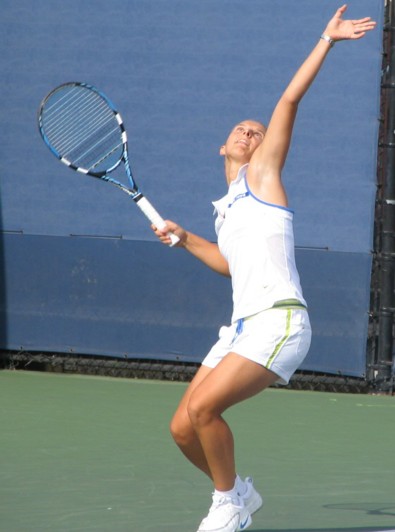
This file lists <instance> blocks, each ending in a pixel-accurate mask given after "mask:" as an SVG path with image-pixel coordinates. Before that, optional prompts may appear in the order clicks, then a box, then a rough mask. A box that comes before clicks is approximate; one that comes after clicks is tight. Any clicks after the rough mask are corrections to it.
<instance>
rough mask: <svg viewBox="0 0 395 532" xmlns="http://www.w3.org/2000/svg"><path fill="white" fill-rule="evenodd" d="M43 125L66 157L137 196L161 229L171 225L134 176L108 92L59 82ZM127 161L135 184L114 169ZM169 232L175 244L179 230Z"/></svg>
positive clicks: (43, 109)
mask: <svg viewBox="0 0 395 532" xmlns="http://www.w3.org/2000/svg"><path fill="white" fill-rule="evenodd" d="M38 125H39V129H40V133H41V136H42V138H43V139H44V142H45V143H46V145H47V146H48V147H49V149H50V150H51V152H52V153H53V154H54V155H55V156H56V157H57V158H58V159H59V160H60V161H62V163H64V164H66V165H67V166H69V167H70V168H72V169H73V170H75V171H77V172H81V173H82V174H87V175H90V176H92V177H97V178H99V179H102V180H103V181H107V182H108V183H112V184H113V185H115V186H117V187H118V188H120V189H121V190H123V192H125V193H126V194H128V195H129V196H130V197H131V198H132V199H133V200H134V201H135V202H136V205H137V206H138V207H140V209H141V210H142V212H143V213H144V214H145V216H146V217H147V218H148V219H149V220H150V222H151V223H152V224H153V225H155V226H156V227H157V228H158V229H164V228H165V227H166V224H165V222H164V220H163V218H162V217H161V216H160V215H159V213H158V212H157V211H156V210H155V208H154V207H153V206H152V205H151V203H150V202H149V201H148V200H147V198H146V197H145V196H144V195H143V194H142V192H141V191H140V189H139V187H138V186H137V184H136V182H135V180H134V178H133V174H132V171H131V168H130V164H129V156H128V144H127V135H126V130H125V126H124V124H123V121H122V118H121V115H120V114H119V113H118V111H117V110H116V109H115V107H114V105H113V104H112V102H111V101H110V100H109V99H108V98H107V97H106V96H105V95H104V94H103V93H102V92H100V91H99V90H97V89H96V88H95V87H92V86H90V85H87V84H86V83H79V82H71V83H64V84H63V85H60V86H59V87H56V88H55V89H53V90H52V91H51V92H50V93H49V94H48V95H47V96H46V97H45V98H44V100H43V101H42V102H41V105H40V108H39V113H38ZM121 162H123V164H124V167H125V171H126V175H127V176H128V180H129V183H130V186H129V187H128V186H125V185H123V184H122V183H121V182H119V181H117V180H116V179H114V178H112V177H110V175H109V174H110V173H111V172H113V171H114V170H115V169H116V168H118V166H119V165H120V164H121ZM169 236H170V239H171V244H170V245H171V246H174V244H177V242H179V238H178V237H177V236H176V235H175V234H173V233H169Z"/></svg>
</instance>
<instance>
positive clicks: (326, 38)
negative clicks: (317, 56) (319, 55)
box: [320, 33, 335, 48]
mask: <svg viewBox="0 0 395 532" xmlns="http://www.w3.org/2000/svg"><path fill="white" fill-rule="evenodd" d="M320 39H322V40H324V41H326V42H327V43H328V44H329V46H330V47H331V48H332V47H333V45H334V44H335V41H334V40H333V39H332V37H329V35H325V33H323V34H322V35H321V37H320Z"/></svg>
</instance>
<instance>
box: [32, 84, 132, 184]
mask: <svg viewBox="0 0 395 532" xmlns="http://www.w3.org/2000/svg"><path fill="white" fill-rule="evenodd" d="M38 126H39V131H40V134H41V136H42V138H43V140H44V142H45V144H46V145H47V146H48V148H49V149H50V150H51V152H52V153H53V154H54V155H55V156H56V157H57V158H58V159H59V160H60V161H62V162H63V163H64V164H66V165H67V166H69V167H71V168H72V169H73V170H76V171H78V172H81V173H83V174H89V175H91V176H93V177H104V176H106V175H107V174H109V173H110V172H112V171H113V170H115V169H116V168H117V167H118V166H119V164H120V163H121V161H122V160H125V159H126V160H127V135H126V131H125V127H124V124H123V121H122V118H121V115H120V114H119V112H118V111H117V109H116V108H115V106H114V105H113V103H112V102H111V101H110V100H109V99H108V98H107V97H106V96H105V95H104V94H103V93H102V92H101V91H99V90H98V89H96V88H95V87H93V86H92V85H88V84H87V83H81V82H76V81H73V82H68V83H63V84H62V85H59V86H58V87H56V88H55V89H53V90H52V91H51V92H50V93H49V94H47V96H46V97H45V98H44V99H43V100H42V102H41V104H40V107H39V110H38Z"/></svg>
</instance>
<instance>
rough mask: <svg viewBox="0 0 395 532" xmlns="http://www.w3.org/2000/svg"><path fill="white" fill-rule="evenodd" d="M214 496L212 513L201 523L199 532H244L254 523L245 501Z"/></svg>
mask: <svg viewBox="0 0 395 532" xmlns="http://www.w3.org/2000/svg"><path fill="white" fill-rule="evenodd" d="M238 502H239V503H241V504H236V501H235V500H234V499H231V498H230V497H223V496H218V495H213V504H212V505H211V508H210V511H209V513H208V515H207V517H205V518H204V519H203V521H202V522H201V523H200V525H199V528H198V531H197V532H240V531H241V532H242V531H243V530H246V529H247V528H248V527H249V526H250V524H251V523H252V520H251V515H250V512H249V511H248V510H247V508H246V507H245V505H244V501H243V500H242V499H240V500H239V501H238Z"/></svg>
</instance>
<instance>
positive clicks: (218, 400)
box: [186, 353, 278, 414]
mask: <svg viewBox="0 0 395 532" xmlns="http://www.w3.org/2000/svg"><path fill="white" fill-rule="evenodd" d="M277 380H278V375H277V374H276V373H274V372H272V371H270V370H268V369H267V368H265V367H263V366H262V365H260V364H258V363H257V362H254V361H252V360H249V359H247V358H245V357H243V356H241V355H238V354H236V353H228V354H227V355H226V356H225V357H224V358H223V360H222V361H221V362H220V363H219V364H218V365H217V366H216V367H215V368H214V369H212V370H211V372H209V373H208V374H206V375H205V377H204V378H203V379H201V380H200V381H199V382H198V383H196V386H194V388H193V389H192V390H191V392H190V393H189V396H188V399H187V402H186V406H187V405H188V404H190V402H191V401H192V402H193V404H194V407H195V408H198V409H201V408H203V409H205V410H208V411H211V412H213V413H217V414H220V413H222V412H224V411H225V410H226V409H227V408H229V407H230V406H232V405H234V404H236V403H240V402H241V401H244V400H245V399H248V398H250V397H253V396H254V395H256V394H258V393H259V392H261V391H263V390H264V389H265V388H267V387H269V386H271V385H272V384H274V383H275V382H276V381H277Z"/></svg>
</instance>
